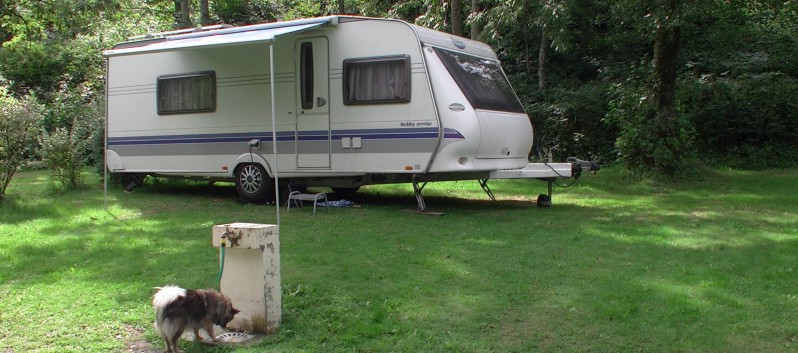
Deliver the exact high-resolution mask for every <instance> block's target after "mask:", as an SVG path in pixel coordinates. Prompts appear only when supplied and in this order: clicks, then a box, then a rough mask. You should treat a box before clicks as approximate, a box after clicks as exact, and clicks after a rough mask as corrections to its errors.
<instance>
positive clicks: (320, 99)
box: [316, 97, 327, 108]
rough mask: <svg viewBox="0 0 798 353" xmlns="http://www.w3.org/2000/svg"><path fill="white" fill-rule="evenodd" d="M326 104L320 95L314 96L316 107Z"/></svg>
mask: <svg viewBox="0 0 798 353" xmlns="http://www.w3.org/2000/svg"><path fill="white" fill-rule="evenodd" d="M325 105H327V100H326V99H324V98H322V97H316V107H319V108H321V107H323V106H325Z"/></svg>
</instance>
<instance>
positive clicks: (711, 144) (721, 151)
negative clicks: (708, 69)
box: [679, 73, 798, 169]
mask: <svg viewBox="0 0 798 353" xmlns="http://www.w3.org/2000/svg"><path fill="white" fill-rule="evenodd" d="M797 91H798V80H796V79H795V78H793V77H789V76H787V75H785V74H782V73H765V74H756V75H743V76H740V77H734V78H731V77H723V76H722V77H719V78H718V77H713V76H704V77H699V78H685V79H683V80H682V81H681V82H680V90H679V97H680V101H682V102H683V106H684V112H685V114H686V115H687V117H688V118H689V119H690V121H691V122H692V124H693V125H694V126H695V127H696V131H697V140H696V142H697V146H698V147H699V150H700V151H701V158H702V160H704V161H705V162H706V163H710V164H715V165H724V166H730V167H738V168H746V169H762V168H776V167H778V168H786V167H793V166H796V165H798V145H796V144H795V141H796V140H798V95H796V94H795V92H797Z"/></svg>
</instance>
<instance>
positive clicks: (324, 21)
mask: <svg viewBox="0 0 798 353" xmlns="http://www.w3.org/2000/svg"><path fill="white" fill-rule="evenodd" d="M352 21H397V22H402V23H405V24H406V25H408V26H409V27H410V28H412V29H413V31H414V32H415V33H416V35H417V36H418V39H419V41H421V42H422V43H425V44H428V45H432V46H437V47H442V48H446V49H450V50H455V51H462V52H466V53H469V54H471V55H475V56H479V57H484V58H488V59H492V60H496V59H497V57H496V54H495V53H494V52H493V50H492V49H491V48H490V47H489V46H488V45H486V44H484V43H480V42H477V41H473V40H470V39H466V38H462V37H457V36H454V35H452V34H449V33H444V32H439V31H435V30H432V29H428V28H424V27H421V26H417V25H414V24H410V23H407V22H404V21H400V20H394V19H381V18H369V17H358V16H327V17H317V18H310V19H302V20H294V21H285V22H271V23H262V24H256V25H249V26H242V27H232V28H224V27H221V29H215V28H210V27H209V28H208V29H210V30H203V29H202V28H198V29H196V31H195V32H189V33H185V32H186V31H185V30H183V31H179V32H165V33H163V34H162V36H158V35H145V36H138V37H134V38H137V39H138V38H143V39H140V40H133V41H128V42H124V43H120V44H117V45H116V46H114V47H113V48H112V49H109V50H106V51H105V52H104V53H103V55H104V56H106V57H110V56H120V55H130V54H138V53H146V52H159V51H171V50H179V49H189V48H198V47H207V46H223V45H238V44H246V43H257V42H261V43H271V42H273V41H275V40H276V38H277V37H279V36H283V35H287V34H292V33H298V32H302V31H306V30H310V29H314V28H319V27H323V26H337V25H338V24H339V23H345V22H352ZM173 33H174V34H173Z"/></svg>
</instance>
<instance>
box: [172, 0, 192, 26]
mask: <svg viewBox="0 0 798 353" xmlns="http://www.w3.org/2000/svg"><path fill="white" fill-rule="evenodd" d="M174 3H175V25H176V26H177V28H191V27H194V24H193V23H192V22H191V6H190V1H189V0H174Z"/></svg>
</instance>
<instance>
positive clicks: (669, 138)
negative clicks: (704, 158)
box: [607, 79, 695, 178]
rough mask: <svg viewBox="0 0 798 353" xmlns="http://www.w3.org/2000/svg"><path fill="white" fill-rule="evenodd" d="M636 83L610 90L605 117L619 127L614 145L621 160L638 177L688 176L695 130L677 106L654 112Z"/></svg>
mask: <svg viewBox="0 0 798 353" xmlns="http://www.w3.org/2000/svg"><path fill="white" fill-rule="evenodd" d="M630 80H631V79H630ZM635 81H637V82H639V80H635ZM637 82H626V83H625V84H616V85H615V86H613V89H612V93H611V94H612V97H613V98H612V100H611V101H610V109H609V113H608V114H607V117H608V119H609V120H610V121H613V122H614V123H616V124H617V126H618V128H619V129H620V132H619V135H618V139H617V141H616V147H617V148H618V152H619V153H620V160H621V162H623V164H624V166H625V167H626V169H627V170H628V171H630V172H631V173H632V174H634V175H637V176H639V177H651V178H663V177H664V178H683V177H689V176H690V174H691V173H693V172H694V168H693V167H694V161H695V159H694V157H695V154H694V150H693V141H694V138H695V129H694V128H693V126H692V124H691V123H690V121H689V119H687V117H686V116H685V115H684V114H683V113H682V112H681V111H680V109H678V108H677V109H676V111H675V112H673V113H672V114H667V113H664V112H661V111H658V110H657V109H656V107H655V106H654V103H653V102H652V101H651V99H650V97H649V94H648V93H647V92H646V90H645V89H644V88H642V86H639V84H638V83H637Z"/></svg>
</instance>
